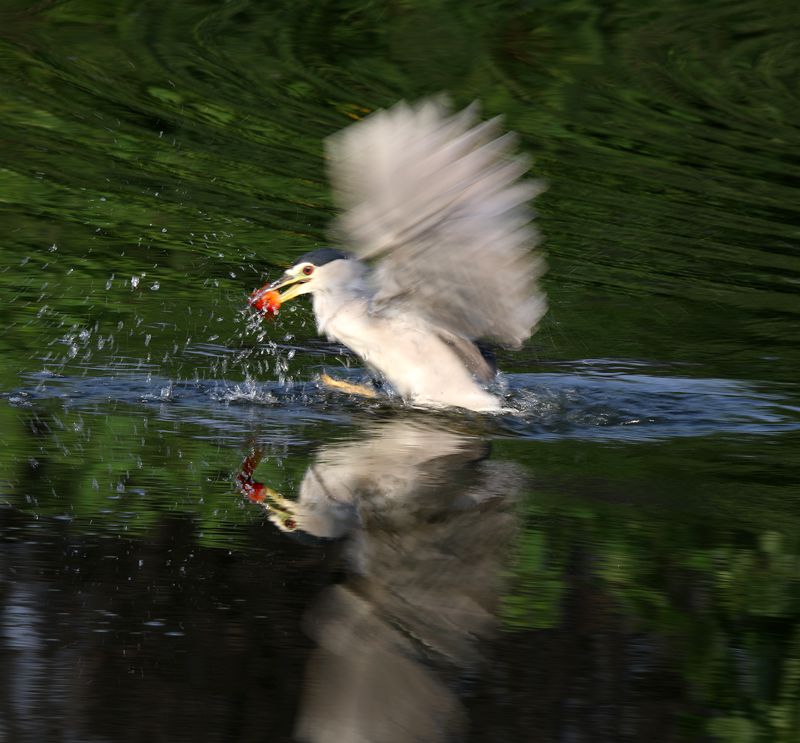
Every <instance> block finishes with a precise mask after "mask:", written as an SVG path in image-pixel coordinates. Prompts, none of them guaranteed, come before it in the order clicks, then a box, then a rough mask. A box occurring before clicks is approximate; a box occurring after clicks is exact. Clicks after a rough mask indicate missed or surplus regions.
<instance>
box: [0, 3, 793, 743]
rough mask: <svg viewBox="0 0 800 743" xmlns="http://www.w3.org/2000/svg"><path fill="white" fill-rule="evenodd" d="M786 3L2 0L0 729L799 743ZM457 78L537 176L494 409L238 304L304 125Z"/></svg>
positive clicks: (333, 120) (302, 212)
mask: <svg viewBox="0 0 800 743" xmlns="http://www.w3.org/2000/svg"><path fill="white" fill-rule="evenodd" d="M798 24H800V13H798V11H797V9H796V3H789V2H776V3H771V4H767V3H759V2H754V1H753V0H744V1H743V2H735V1H734V2H729V1H725V2H722V1H717V2H709V3H703V4H700V3H694V2H686V1H684V2H679V1H676V2H672V1H671V2H658V3H655V2H641V1H639V0H637V2H633V0H630V1H629V2H616V3H599V2H598V3H590V2H583V1H581V0H574V1H573V2H563V3H539V4H527V5H526V4H519V3H511V2H503V1H502V0H500V1H498V2H485V3H474V4H473V3H456V2H449V1H446V2H424V3H423V2H417V0H408V1H407V2H396V3H377V2H368V1H364V2H351V3H329V2H322V3H282V2H273V3H255V2H253V1H252V0H236V1H233V2H227V3H224V4H223V3H216V2H209V1H207V0H197V1H196V2H175V3H163V2H161V3H155V2H149V1H147V0H145V1H144V2H135V3H134V2H122V3H106V2H103V3H101V2H96V1H93V0H82V1H76V0H67V1H63V2H55V1H50V2H41V3H35V4H31V3H22V2H16V1H14V0H7V1H6V2H5V3H4V4H3V6H2V9H0V64H1V65H2V66H1V67H0V69H2V75H0V235H2V239H0V251H2V263H1V264H0V306H1V307H2V313H3V326H4V329H5V331H4V333H3V335H2V337H0V351H1V352H2V353H0V393H1V394H2V399H0V443H1V444H2V446H0V463H2V467H1V468H0V487H1V488H2V490H1V491H0V741H50V740H52V741H98V742H99V741H144V740H147V741H153V740H155V741H183V740H186V741H189V740H191V741H290V740H311V741H376V742H377V741H417V740H419V741H434V740H448V739H452V740H468V741H533V740H535V741H540V740H541V741H592V742H594V741H639V740H642V741H644V740H647V741H653V740H655V741H703V740H709V741H734V742H735V743H751V742H756V741H779V742H783V741H795V740H798V735H799V734H798V730H800V484H799V483H800V458H799V457H798V454H797V451H798V447H799V446H800V389H799V386H798V369H799V368H800V350H799V349H798V340H800V333H799V331H798V321H800V298H799V297H798V290H799V289H800V250H799V249H798V243H799V242H800V206H799V205H800V188H798V184H800V95H798V82H797V81H798V79H800V42H798V35H797V28H798ZM441 90H446V91H448V92H449V94H450V95H451V97H452V99H453V100H454V102H455V103H456V104H458V105H462V104H466V103H468V102H469V101H471V100H473V99H480V100H481V101H482V103H483V106H484V110H485V112H486V114H487V115H495V114H503V115H504V116H505V118H506V121H507V124H508V126H509V127H510V128H512V129H514V130H516V131H518V132H520V133H521V136H522V145H523V147H524V148H525V149H526V150H528V151H529V152H530V153H531V154H532V155H533V157H534V159H535V172H536V174H537V175H538V176H541V177H543V178H545V179H546V180H547V181H548V183H549V190H548V191H547V192H546V193H545V194H544V195H543V196H541V197H540V198H539V200H538V211H539V224H540V228H541V230H542V232H543V233H544V234H545V235H546V237H547V242H546V247H547V251H548V261H549V265H550V271H549V274H548V276H547V279H546V288H547V291H548V293H549V296H550V304H551V309H550V312H549V314H548V316H547V318H546V320H545V322H544V323H543V325H542V327H541V329H540V331H539V332H538V334H537V335H536V336H534V338H533V339H532V341H531V342H530V343H529V344H528V345H526V346H525V347H524V348H523V349H522V350H521V351H518V352H505V353H503V354H501V355H500V358H499V362H500V366H501V368H502V369H503V370H504V372H505V376H504V384H505V385H506V391H507V395H508V400H509V405H510V406H511V407H512V408H514V409H516V411H517V413H516V414H509V415H506V416H501V417H496V418H488V419H486V418H481V417H479V416H463V415H459V414H433V413H429V414H426V413H421V412H418V411H416V412H415V411H409V410H403V409H401V408H399V407H398V406H395V405H391V404H388V403H381V402H369V403H364V402H358V401H355V400H352V399H349V398H347V397H343V396H341V395H339V394H336V393H333V392H329V391H325V390H322V389H320V388H319V386H318V385H317V384H316V382H315V377H316V375H317V374H318V373H319V372H320V371H321V370H322V369H323V368H326V369H329V370H331V371H332V372H335V373H336V374H339V375H345V374H348V375H350V376H352V377H353V378H358V377H360V375H361V370H359V369H358V367H357V364H356V362H355V360H354V359H353V358H351V357H349V356H348V355H347V354H346V353H345V352H344V351H343V350H342V349H340V348H337V347H333V346H330V345H328V344H325V343H323V342H321V341H320V340H319V339H317V338H316V336H315V332H314V328H313V322H312V320H311V317H310V311H309V308H308V307H307V306H306V305H304V304H303V303H302V302H298V303H296V304H295V306H294V307H293V308H292V309H290V310H289V311H286V312H282V313H281V316H280V318H279V319H278V320H277V321H276V322H274V323H271V324H269V325H262V326H261V327H255V326H253V324H252V322H251V320H249V319H248V316H247V314H246V313H245V312H244V311H243V306H244V304H245V299H246V296H247V293H248V292H249V291H250V290H251V289H253V288H254V287H256V286H258V285H260V283H263V279H264V276H265V275H274V272H275V271H276V270H277V268H278V267H279V266H281V265H283V264H285V263H286V262H287V261H288V260H290V259H291V258H292V257H293V256H297V255H300V254H302V253H303V252H306V251H307V250H310V249H312V248H314V247H317V246H320V245H322V244H326V240H327V239H328V238H327V232H326V230H327V225H328V223H329V221H330V219H331V218H332V216H334V211H333V208H332V203H331V199H330V194H329V191H328V186H327V183H326V181H325V177H324V163H323V158H322V152H323V150H322V142H323V140H324V138H325V137H326V136H327V135H329V134H331V133H332V132H335V131H337V130H339V129H341V128H342V127H343V126H346V125H347V124H348V123H349V122H351V121H352V120H354V119H357V118H359V117H361V116H363V115H364V114H366V113H368V112H369V111H372V110H374V109H376V108H379V107H381V106H388V105H391V104H392V103H394V102H395V101H396V100H398V99H399V98H409V99H416V98H419V97H421V96H424V95H426V94H430V93H435V92H439V91H441ZM342 366H347V367H349V371H347V372H344V371H342V370H341V367H342ZM256 464H257V466H256ZM251 470H254V471H253V472H252V473H251ZM237 474H240V475H241V479H242V480H243V481H245V484H246V486H247V487H246V488H245V493H244V494H243V493H242V492H239V490H238V489H237ZM251 474H252V478H251V480H250V481H247V479H246V478H247V476H248V475H251ZM255 481H258V482H261V483H265V484H266V485H268V486H269V487H270V488H273V489H274V490H275V491H277V493H280V494H282V496H283V497H282V496H277V495H276V496H272V495H270V496H269V498H267V499H266V500H265V499H264V498H266V496H265V493H267V491H264V490H262V489H260V488H257V487H256V486H255V485H254V484H253V482H255ZM248 488H249V489H248ZM248 493H249V495H250V496H251V497H250V498H247V497H246V495H247V494H248ZM321 493H325V494H327V495H328V496H332V497H328V498H326V497H323V496H322V495H321ZM270 498H271V499H272V500H269V499H270ZM286 499H288V500H286ZM265 505H270V508H269V509H267V508H264V506H265Z"/></svg>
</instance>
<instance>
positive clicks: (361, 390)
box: [319, 372, 378, 398]
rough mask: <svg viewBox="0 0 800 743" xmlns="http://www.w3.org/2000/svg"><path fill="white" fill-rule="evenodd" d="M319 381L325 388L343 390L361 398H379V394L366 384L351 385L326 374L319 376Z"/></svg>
mask: <svg viewBox="0 0 800 743" xmlns="http://www.w3.org/2000/svg"><path fill="white" fill-rule="evenodd" d="M319 381H320V382H321V383H322V384H323V385H324V386H325V387H330V388H332V389H335V390H341V391H342V392H347V393H349V394H351V395H360V396H361V397H370V398H373V397H377V396H378V393H377V392H375V390H374V389H372V387H367V385H365V384H351V383H350V382H345V381H344V380H343V379H334V378H333V377H331V376H329V375H328V374H326V373H325V372H322V374H320V376H319Z"/></svg>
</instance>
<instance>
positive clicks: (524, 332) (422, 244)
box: [327, 99, 546, 346]
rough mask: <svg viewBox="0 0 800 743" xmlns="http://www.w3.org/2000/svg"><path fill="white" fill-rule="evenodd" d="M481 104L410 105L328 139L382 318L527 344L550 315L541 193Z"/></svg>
mask: <svg viewBox="0 0 800 743" xmlns="http://www.w3.org/2000/svg"><path fill="white" fill-rule="evenodd" d="M476 118H477V113H476V110H475V107H474V106H472V107H470V108H468V109H466V110H464V111H462V112H460V113H458V114H455V115H450V114H449V112H448V110H447V106H446V104H445V103H444V102H443V101H441V100H436V99H434V100H427V101H423V102H422V103H420V104H418V105H416V106H410V105H408V104H405V103H400V104H398V105H397V106H395V107H394V108H392V109H389V110H387V111H381V112H378V113H376V114H373V115H372V116H370V117H369V118H367V119H365V120H364V121H362V122H358V123H357V124H354V125H352V126H350V127H348V128H347V129H345V130H344V131H342V132H340V133H339V134H337V135H334V136H333V137H331V138H330V139H329V140H328V143H327V144H328V156H329V167H330V174H331V181H332V183H333V187H334V193H335V196H336V198H337V201H338V204H339V206H341V207H342V209H343V210H344V213H343V214H342V216H341V217H340V219H339V222H338V225H337V226H338V229H339V231H340V232H341V233H342V239H344V240H345V241H346V242H347V244H348V247H350V248H352V249H354V250H355V252H356V253H357V254H358V255H359V256H360V257H362V258H367V259H376V261H377V263H376V266H375V271H374V279H375V282H376V287H375V289H376V293H375V299H374V307H375V308H376V309H377V311H400V312H405V313H413V314H416V315H418V316H420V317H422V318H423V319H424V320H425V321H426V322H428V323H430V324H432V325H434V326H435V327H437V328H440V329H441V330H442V331H443V332H444V333H445V334H452V335H453V336H457V337H461V338H469V339H476V338H487V339H493V340H496V341H498V342H500V343H503V344H507V345H511V346H518V345H519V344H520V343H522V342H523V341H524V340H525V339H526V338H528V337H529V336H530V334H531V333H532V331H533V328H534V327H535V325H536V323H537V322H538V321H539V319H540V318H541V317H542V315H543V314H544V313H545V310H546V299H545V295H544V293H543V292H542V291H541V289H540V288H539V287H538V285H537V279H538V278H539V276H541V274H542V273H543V272H544V259H543V256H542V254H541V252H540V251H538V252H537V251H536V250H534V248H535V247H536V244H537V242H538V238H537V234H536V231H535V230H534V228H533V226H532V224H531V219H532V216H533V215H532V212H531V210H530V207H529V202H530V201H531V199H532V198H533V197H534V196H535V195H536V194H537V193H539V192H540V191H541V190H542V188H541V185H540V184H539V183H537V182H533V181H530V180H525V181H523V180H521V177H522V175H523V174H524V173H525V172H526V171H527V170H528V161H527V159H525V158H524V157H521V156H520V155H518V154H516V153H515V149H514V144H515V139H514V136H513V135H511V134H500V133H499V121H498V119H493V120H491V121H488V122H484V123H479V124H477V125H476V123H475V122H476Z"/></svg>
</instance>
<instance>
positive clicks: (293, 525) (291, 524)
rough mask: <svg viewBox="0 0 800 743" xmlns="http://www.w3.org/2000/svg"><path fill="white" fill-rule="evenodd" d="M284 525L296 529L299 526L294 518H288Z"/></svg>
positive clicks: (292, 529)
mask: <svg viewBox="0 0 800 743" xmlns="http://www.w3.org/2000/svg"><path fill="white" fill-rule="evenodd" d="M283 525H284V526H285V527H286V528H287V529H288V530H289V531H294V530H295V529H296V528H297V522H296V521H295V520H294V519H286V521H284V522H283Z"/></svg>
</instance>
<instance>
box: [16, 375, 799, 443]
mask: <svg viewBox="0 0 800 743" xmlns="http://www.w3.org/2000/svg"><path fill="white" fill-rule="evenodd" d="M576 366H579V370H578V369H576V368H575V367H576ZM587 367H588V368H587ZM336 375H337V376H339V377H342V378H344V379H347V380H348V381H352V382H363V381H365V376H364V372H363V371H362V370H357V369H351V370H346V371H345V370H337V371H336ZM28 382H29V383H28V384H27V385H25V386H24V387H22V388H20V389H18V390H15V391H14V392H12V393H9V394H6V395H5V397H7V399H8V400H9V402H10V403H11V404H12V405H17V406H33V405H39V404H44V403H47V402H58V403H59V404H60V405H62V406H64V407H66V408H69V409H71V410H85V411H87V412H97V413H101V412H103V410H104V409H106V408H108V407H109V406H114V407H118V406H120V405H123V406H131V407H134V408H135V407H136V406H147V407H148V408H152V406H158V415H159V416H160V417H163V418H165V419H175V418H180V419H182V420H186V421H192V422H195V423H199V424H202V425H205V426H208V427H212V428H219V429H222V430H225V431H228V432H230V433H234V432H235V433H237V434H241V433H245V434H246V433H248V432H249V431H250V430H252V427H253V426H254V425H256V424H259V423H264V422H269V421H271V422H274V423H278V422H279V423H281V424H282V426H284V427H287V426H288V427H290V426H291V425H292V424H293V423H294V422H297V423H298V424H304V423H308V422H310V421H319V420H327V421H336V422H339V423H348V422H350V421H351V419H352V418H353V416H354V415H357V414H359V413H362V412H364V411H374V412H381V411H384V412H388V411H391V410H398V409H401V408H403V407H404V406H403V403H402V402H401V401H399V400H398V399H397V398H395V397H391V396H389V395H386V394H383V395H379V396H378V397H377V398H375V399H372V400H365V399H362V398H355V397H353V396H350V395H346V394H343V393H341V392H338V391H335V390H330V389H328V388H326V387H325V386H324V385H322V384H320V383H319V382H318V381H316V380H313V379H312V380H311V381H307V382H292V381H287V380H283V381H264V382H262V381H256V380H254V379H252V378H248V379H245V380H244V381H240V382H234V381H227V380H225V379H220V380H213V379H210V380H197V379H195V380H171V379H169V378H166V377H162V376H159V375H157V374H149V373H148V374H143V373H122V374H118V375H115V376H84V377H76V376H59V375H55V374H52V373H40V374H34V375H29V376H28ZM501 383H502V386H503V389H504V402H505V405H506V410H505V411H504V413H503V414H502V415H488V416H487V415H483V416H481V415H477V414H474V413H467V412H464V411H454V410H450V411H430V412H429V413H428V414H429V415H431V416H432V417H437V418H438V417H444V418H449V419H452V418H454V417H459V418H463V417H464V416H468V417H470V418H471V419H473V420H475V421H483V422H486V423H487V424H488V425H489V426H490V427H492V428H493V427H497V428H498V429H499V430H505V431H507V432H509V433H512V434H513V435H514V436H516V437H519V438H524V439H546V440H552V439H562V438H563V439H604V440H620V441H649V440H654V439H664V438H674V437H686V436H705V435H710V434H719V433H729V434H771V433H777V432H781V431H791V430H797V429H798V428H800V415H799V413H800V411H798V409H797V408H795V407H793V406H791V405H789V404H787V403H786V402H785V401H782V400H781V399H780V398H778V397H776V396H775V395H768V394H764V393H762V392H760V391H759V390H758V389H757V387H756V386H755V385H753V384H750V383H747V382H741V381H735V380H729V379H713V378H711V379H702V378H700V379H697V378H691V377H686V376H659V375H655V374H648V373H646V370H645V369H642V368H634V369H628V370H621V369H617V370H614V371H608V369H607V368H606V367H604V366H602V365H600V364H596V365H594V366H589V365H588V364H581V365H577V364H576V365H573V366H572V367H571V368H570V369H568V370H565V371H564V372H561V373H537V374H508V375H503V376H502V378H501Z"/></svg>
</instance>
